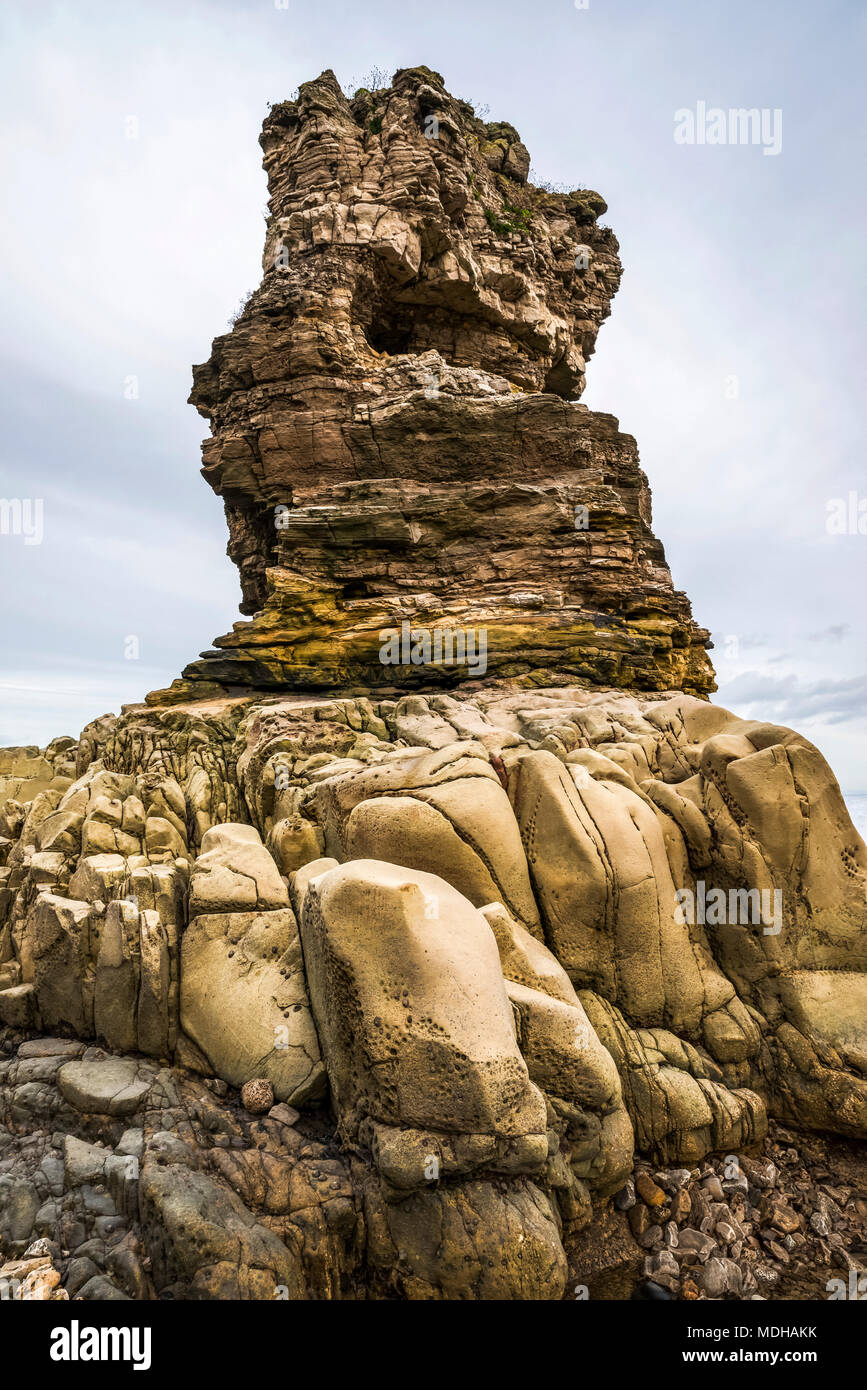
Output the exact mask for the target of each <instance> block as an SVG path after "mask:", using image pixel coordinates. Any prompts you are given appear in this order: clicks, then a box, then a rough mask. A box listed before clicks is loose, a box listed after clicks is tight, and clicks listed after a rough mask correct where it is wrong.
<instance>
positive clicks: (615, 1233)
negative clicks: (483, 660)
mask: <svg viewBox="0 0 867 1390" xmlns="http://www.w3.org/2000/svg"><path fill="white" fill-rule="evenodd" d="M263 146H264V149H265V163H266V168H267V170H268V174H269V180H270V187H271V216H270V219H269V228H268V241H267V245H266V253H265V259H264V268H265V278H264V281H263V285H262V287H261V289H260V290H258V291H257V292H256V293H255V295H254V296H253V298H252V299H251V301H250V304H249V305H248V306H247V308H246V310H245V311H244V313H243V314H242V315H241V317H240V318H239V320H238V322H237V323H236V325H235V327H234V329H233V331H232V332H231V333H230V334H228V335H226V337H224V338H222V339H218V340H217V342H216V344H215V347H214V353H213V356H212V358H211V361H210V362H209V363H208V365H207V366H206V367H202V368H199V369H197V371H196V377H195V387H194V393H193V396H194V400H195V401H196V403H197V404H198V406H199V408H200V409H202V410H203V411H204V412H205V413H206V414H207V415H208V416H209V418H210V419H211V423H212V431H213V435H212V439H211V440H210V441H209V443H208V444H207V445H206V447H205V465H206V466H205V473H206V476H207V477H208V480H209V481H210V482H211V483H212V485H213V486H215V487H216V489H217V490H218V492H220V494H221V495H222V496H223V498H224V500H225V503H226V512H227V517H228V521H229V528H230V551H231V553H232V554H233V557H234V558H235V559H236V561H237V563H238V565H239V568H240V571H241V575H242V585H243V590H244V595H245V607H246V609H247V611H249V612H250V613H251V614H252V620H251V621H250V622H249V623H242V624H238V625H237V626H236V630H235V633H234V634H233V635H232V636H231V637H229V638H226V639H223V640H222V642H221V643H219V644H218V650H216V651H215V652H213V653H212V654H209V655H207V656H206V657H203V659H202V660H201V661H200V662H198V663H194V664H193V666H191V667H190V668H188V670H187V671H186V673H185V675H184V678H183V679H182V680H180V681H177V682H175V685H174V687H172V689H171V690H170V691H162V692H156V693H155V694H154V695H152V696H150V697H149V698H148V701H147V702H146V703H144V704H141V705H137V706H131V707H128V708H127V709H126V710H124V711H123V712H122V714H121V715H120V717H115V716H111V715H107V716H103V717H101V718H100V719H97V720H95V721H93V722H92V723H91V724H90V725H88V727H87V728H86V729H85V730H84V731H83V732H82V734H81V736H80V738H79V739H78V740H74V739H72V738H61V739H56V740H54V742H53V743H51V744H50V745H49V746H48V747H47V748H46V749H44V750H40V749H36V748H26V749H9V750H3V751H2V753H0V1053H2V1060H0V1281H2V1280H3V1279H4V1278H6V1279H7V1280H8V1281H11V1282H12V1283H13V1284H14V1288H15V1290H16V1292H15V1294H14V1296H15V1297H18V1298H21V1297H24V1298H30V1297H40V1298H41V1297H46V1298H60V1297H62V1296H63V1295H64V1294H66V1296H68V1297H77V1296H78V1297H82V1298H152V1297H155V1296H162V1297H173V1298H218V1299H223V1298H243V1299H271V1298H275V1297H279V1298H291V1299H300V1298H329V1299H336V1298H341V1299H342V1298H395V1297H397V1298H406V1299H489V1298H491V1299H493V1298H505V1299H527V1300H531V1299H532V1300H536V1299H559V1298H562V1297H564V1296H566V1290H567V1278H568V1277H571V1275H573V1274H577V1275H578V1276H579V1277H581V1276H582V1275H583V1273H584V1272H585V1271H589V1270H591V1269H592V1270H594V1271H595V1270H597V1269H598V1262H599V1253H598V1252H599V1248H600V1242H601V1244H602V1246H603V1247H606V1248H607V1247H609V1246H610V1248H611V1250H612V1251H614V1250H615V1249H616V1250H618V1251H621V1252H622V1251H626V1253H625V1254H621V1255H618V1256H617V1258H618V1259H621V1260H622V1261H623V1262H624V1263H625V1264H627V1265H628V1263H629V1260H630V1258H631V1257H630V1255H629V1251H630V1250H631V1251H632V1252H633V1254H634V1257H635V1259H636V1260H637V1261H638V1264H639V1266H640V1267H641V1269H642V1270H643V1273H644V1276H645V1277H646V1278H648V1279H649V1280H650V1281H651V1282H652V1283H653V1284H655V1286H656V1287H657V1288H658V1289H661V1290H663V1291H666V1290H667V1291H669V1292H670V1293H674V1294H679V1295H680V1296H682V1297H686V1298H698V1297H710V1298H716V1297H724V1296H731V1295H736V1296H740V1297H749V1296H751V1295H752V1293H754V1292H755V1291H756V1290H760V1291H761V1292H762V1293H763V1294H765V1293H767V1294H773V1292H774V1291H775V1290H776V1289H777V1287H778V1286H779V1288H783V1287H784V1285H785V1280H786V1278H789V1277H791V1276H792V1273H793V1271H794V1272H799V1271H800V1273H799V1276H798V1277H801V1275H803V1277H804V1278H806V1277H807V1274H806V1273H805V1271H813V1272H815V1270H816V1269H821V1268H822V1264H823V1261H824V1262H825V1264H826V1265H827V1266H828V1270H829V1271H830V1270H833V1269H834V1268H839V1269H844V1272H845V1273H846V1274H847V1275H848V1273H849V1272H850V1268H851V1269H854V1270H855V1272H856V1277H860V1265H858V1264H857V1263H856V1260H855V1258H854V1257H853V1256H852V1255H850V1254H849V1253H848V1248H849V1247H848V1246H847V1241H848V1242H849V1244H850V1245H851V1230H852V1223H854V1222H855V1221H856V1220H861V1221H862V1224H863V1221H864V1219H865V1218H867V1200H865V1201H863V1202H862V1206H861V1207H858V1201H860V1200H861V1199H860V1198H856V1197H854V1196H853V1191H854V1189H852V1190H850V1189H848V1188H847V1189H845V1195H843V1196H841V1195H840V1193H841V1191H844V1189H841V1188H840V1187H839V1185H838V1186H837V1187H836V1188H834V1189H833V1192H836V1194H837V1195H836V1196H834V1195H833V1193H831V1194H830V1195H829V1194H828V1193H826V1192H824V1191H822V1192H821V1193H820V1192H819V1191H818V1189H816V1188H815V1187H813V1186H811V1184H810V1183H809V1182H806V1181H805V1179H804V1178H803V1177H802V1176H798V1174H799V1173H801V1172H802V1171H803V1170H801V1169H799V1168H798V1167H797V1166H796V1164H795V1161H794V1160H792V1159H791V1158H790V1154H791V1153H792V1152H794V1153H795V1155H796V1158H797V1151H796V1150H795V1149H794V1148H793V1147H792V1142H788V1141H785V1140H783V1139H781V1138H780V1136H781V1134H782V1133H783V1131H781V1130H780V1128H779V1126H780V1125H781V1124H782V1125H788V1126H793V1127H796V1128H797V1129H798V1130H799V1131H809V1130H812V1131H815V1132H822V1133H825V1134H832V1135H836V1136H840V1137H841V1139H859V1138H860V1139H864V1138H865V1137H867V848H865V845H864V843H863V842H862V840H861V839H860V837H859V836H858V834H857V832H856V831H855V829H854V827H853V825H852V822H851V819H850V817H849V815H848V812H847V810H846V807H845V804H844V802H843V799H842V796H841V794H840V791H839V788H838V786H837V783H836V782H835V780H834V777H833V774H832V773H831V771H830V769H829V768H828V767H827V765H826V764H825V762H824V760H823V759H822V757H821V755H820V754H819V752H818V751H817V750H816V749H815V748H814V747H812V745H811V744H809V743H808V742H807V741H806V740H805V739H803V738H801V737H800V736H799V735H797V734H796V733H793V732H792V731H790V730H788V729H783V728H779V727H777V726H774V725H771V724H767V723H760V722H754V721H745V720H742V719H738V718H737V717H735V716H734V715H733V714H730V713H729V712H728V711H726V710H724V709H722V708H720V707H718V706H716V705H713V704H712V703H710V701H709V700H708V699H707V698H706V694H707V692H708V691H709V690H710V689H711V688H712V671H711V668H710V665H709V661H708V658H707V654H706V650H705V647H706V639H707V634H706V633H705V632H703V631H702V630H701V629H700V628H698V627H696V626H695V624H694V623H693V621H692V618H691V616H690V611H689V605H688V603H687V600H686V599H685V598H684V596H683V595H681V594H678V593H676V592H675V590H674V589H673V587H672V584H671V580H670V577H669V575H668V571H667V570H666V568H665V564H664V560H663V557H662V551H661V547H660V546H659V544H658V542H657V541H656V540H655V539H654V537H653V535H652V533H651V531H650V513H649V492H648V489H647V484H646V480H645V479H644V476H643V474H642V473H641V472H640V470H639V468H638V464H637V459H636V456H635V450H634V445H633V442H632V440H631V439H629V438H628V437H627V436H623V435H620V434H619V433H618V432H617V428H616V424H615V422H614V421H612V420H611V419H610V418H609V417H604V416H603V417H599V416H594V415H592V414H590V412H588V411H587V410H586V409H585V408H584V407H583V406H581V405H580V404H578V403H576V402H575V401H574V400H573V399H572V397H573V396H574V395H575V394H577V393H578V391H580V389H581V385H582V383H583V371H584V365H585V361H586V358H587V357H588V356H589V354H590V352H591V351H592V348H593V344H594V340H595V336H596V332H597V330H598V328H599V325H600V323H601V322H602V320H603V319H604V317H605V316H606V314H607V313H608V308H609V302H610V298H611V295H612V294H613V293H614V290H615V289H616V287H617V282H618V278H619V273H620V270H619V263H618V261H617V246H616V242H615V241H614V238H613V236H612V234H611V233H610V232H608V231H606V230H604V229H602V228H600V227H599V226H598V223H597V217H598V216H599V215H601V213H602V212H603V211H604V205H603V204H602V202H601V199H599V197H598V195H596V194H592V193H589V192H587V191H582V192H578V193H575V194H571V195H568V196H566V195H559V194H548V193H545V192H544V191H543V190H539V189H533V188H531V187H530V186H529V185H527V183H526V175H527V165H528V157H527V154H526V151H525V150H524V148H523V146H522V145H521V143H520V140H519V139H518V137H517V134H516V132H515V131H514V130H513V129H512V127H510V126H506V125H488V126H485V125H484V124H483V123H482V122H481V121H479V120H477V119H476V117H475V116H474V114H473V112H472V110H471V109H470V108H469V107H467V106H466V104H465V103H461V102H458V101H455V100H454V99H453V98H451V97H450V96H448V94H447V93H446V92H445V90H444V88H443V86H442V82H441V80H440V79H439V78H438V77H437V76H436V74H433V73H430V72H428V70H426V69H412V70H410V71H408V72H403V73H399V74H397V76H396V77H395V80H394V83H393V85H392V87H390V88H389V89H388V90H383V91H380V92H375V93H371V92H359V93H356V95H355V97H354V98H353V99H352V100H351V101H348V100H347V99H346V98H345V97H344V96H343V94H342V93H341V92H340V90H339V88H338V87H337V84H336V82H335V81H334V79H333V77H332V76H331V74H327V73H326V74H324V75H323V76H322V77H321V78H320V79H319V80H318V81H316V82H313V83H309V84H306V85H305V86H304V87H302V89H301V93H300V95H299V98H298V100H297V102H291V103H284V104H283V105H282V106H280V107H276V108H274V109H273V110H272V112H271V115H270V116H269V118H268V120H267V121H266V123H265V130H264V133H263ZM585 253H586V256H585ZM585 259H586V260H587V264H586V266H585V265H584V260H585ZM576 261H577V263H578V264H577V265H576ZM581 507H586V508H587V509H588V516H589V527H588V529H587V530H582V529H580V528H576V526H575V512H576V508H579V509H580V508H581ZM275 508H276V509H277V515H278V516H279V517H280V518H281V520H282V522H284V523H285V524H284V525H281V526H278V527H275V525H274V520H275ZM403 624H406V627H407V628H408V629H409V631H410V633H414V634H416V636H415V637H413V638H412V642H413V643H414V644H415V643H417V642H418V638H417V633H418V630H419V628H422V629H425V630H428V631H429V633H430V632H433V633H436V632H443V631H446V630H447V631H449V632H452V633H455V632H456V631H458V630H459V629H460V630H462V631H464V632H466V630H469V629H473V630H475V631H478V630H480V629H484V630H485V632H486V634H487V639H488V646H487V655H488V658H489V660H488V664H487V669H486V671H484V672H482V671H476V672H473V671H472V670H471V669H470V666H469V665H468V664H467V663H466V662H465V663H464V665H463V666H460V665H455V664H452V665H447V664H445V663H444V662H438V661H437V660H436V658H435V656H434V654H433V653H432V652H430V651H428V652H425V650H424V647H423V644H422V646H421V648H420V649H419V650H420V658H419V660H414V659H412V658H410V659H409V660H408V661H403V660H400V661H398V662H397V663H395V664H391V665H389V664H387V663H383V662H382V661H380V659H379V655H380V630H381V629H383V628H385V629H388V628H396V629H400V628H401V626H402V625H403ZM401 640H402V638H401ZM399 646H400V641H399ZM401 655H402V653H401ZM44 1034H47V1035H48V1036H43V1035H44ZM58 1135H60V1136H64V1135H65V1136H66V1137H65V1138H61V1139H58ZM811 1142H812V1141H810V1140H807V1141H803V1140H799V1143H801V1145H802V1148H804V1151H805V1152H807V1150H808V1148H809V1144H810V1143H811ZM817 1142H818V1141H817ZM721 1155H722V1156H726V1164H727V1165H728V1167H726V1168H725V1169H720V1171H721V1172H722V1173H723V1176H724V1182H722V1181H721V1180H720V1177H719V1173H718V1168H719V1162H720V1159H719V1157H718V1156H721ZM715 1156H716V1157H715ZM732 1157H735V1158H736V1160H737V1164H738V1165H739V1167H738V1172H737V1174H736V1175H735V1176H733V1175H732V1173H731V1172H730V1171H729V1168H730V1161H731V1159H732ZM818 1161H819V1160H817V1162H818ZM660 1165H662V1166H661V1167H660ZM784 1170H785V1174H788V1175H789V1176H785V1175H784ZM790 1170H791V1172H790ZM636 1194H637V1196H636ZM612 1198H614V1205H613V1207H612V1205H611V1199H612ZM862 1208H863V1209H862ZM618 1218H619V1221H620V1225H619V1227H618V1226H617V1220H618ZM663 1230H664V1231H665V1235H664V1236H663ZM832 1238H833V1239H832ZM781 1242H782V1244H781ZM787 1242H788V1243H787ZM64 1252H66V1253H65V1254H64ZM594 1252H595V1253H594ZM613 1259H614V1256H613V1255H612V1261H613ZM846 1262H849V1263H846ZM790 1265H791V1269H789V1268H788V1267H789V1266H790ZM844 1267H845V1268H844ZM787 1269H788V1273H787ZM587 1277H588V1279H589V1278H590V1273H588V1274H587ZM781 1281H782V1282H781ZM784 1296H785V1295H784Z"/></svg>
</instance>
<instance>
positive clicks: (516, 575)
mask: <svg viewBox="0 0 867 1390" xmlns="http://www.w3.org/2000/svg"><path fill="white" fill-rule="evenodd" d="M262 147H263V150H264V154H265V159H264V162H265V169H266V171H267V174H268V182H269V190H270V202H269V217H268V229H267V233H266V240H265V250H264V254H263V259H262V267H263V281H262V284H261V286H260V287H259V288H258V289H257V290H256V291H255V293H253V294H252V296H251V297H250V299H249V301H248V303H247V305H246V307H245V308H244V311H243V313H242V314H241V315H240V317H239V318H238V319H237V321H236V323H235V325H234V327H233V329H232V331H231V333H229V334H226V335H224V336H222V337H220V338H217V339H216V340H215V342H214V346H213V352H212V355H211V358H210V360H209V361H208V362H207V363H205V364H204V365H203V366H200V367H197V368H196V370H195V375H194V387H193V393H192V396H191V400H192V402H193V403H194V404H195V405H196V407H197V408H198V410H199V411H200V412H201V413H202V414H203V415H204V416H205V417H206V418H207V419H208V420H209V422H210V425H211V431H212V437H211V438H210V439H209V440H208V441H207V442H206V443H205V445H204V449H203V458H204V470H203V471H204V474H205V477H206V478H207V480H208V482H209V483H210V484H211V486H212V487H213V488H214V489H215V491H216V492H217V493H218V494H219V495H220V496H221V497H222V498H223V500H224V503H225V508H226V517H227V520H228V524H229V535H230V539H229V553H230V555H231V556H232V558H233V559H234V560H235V562H236V564H237V565H238V568H239V571H240V576H241V586H242V591H243V603H242V605H241V611H242V612H244V613H247V614H252V615H253V618H252V621H251V622H249V623H237V624H236V625H235V629H234V631H233V632H232V633H230V634H228V635H227V636H225V637H221V638H219V639H217V641H216V643H215V650H212V651H209V652H207V653H205V654H204V655H203V657H202V659H201V660H199V661H194V662H193V663H192V664H191V665H190V666H189V667H187V669H186V670H185V672H184V678H185V679H184V680H183V681H180V682H176V684H175V686H174V687H173V688H172V691H171V692H169V693H165V692H163V693H160V692H157V693H156V694H154V695H153V696H151V697H150V698H151V700H152V701H154V702H156V701H159V700H162V701H163V702H169V703H172V702H174V701H176V700H177V699H179V698H182V697H183V696H185V695H189V694H193V693H194V692H196V691H198V693H199V694H202V693H208V692H209V691H211V692H213V691H214V690H216V689H217V687H223V688H225V687H231V686H237V685H245V686H254V687H258V688H264V689H268V688H277V689H283V690H285V689H287V688H289V689H312V688H319V689H341V688H342V689H344V690H345V689H346V688H366V689H381V688H400V689H406V688H408V687H413V686H416V687H419V688H430V687H431V685H436V684H442V685H445V686H449V685H453V684H455V683H456V682H460V681H463V680H466V679H472V678H479V677H488V678H489V677H491V676H494V675H498V676H499V675H503V676H510V677H514V676H528V677H532V678H533V679H534V680H535V681H536V683H539V684H553V683H556V682H557V681H560V680H563V679H568V678H569V677H570V676H572V677H574V676H581V677H585V678H589V679H591V680H597V681H602V682H604V683H606V684H612V685H619V686H624V687H637V688H639V689H662V688H675V687H678V688H680V687H682V688H685V689H689V690H694V691H705V690H709V689H713V688H714V687H713V671H712V668H711V666H710V662H709V660H708V657H707V654H706V651H705V647H706V646H707V645H708V634H707V632H706V631H704V630H703V629H701V628H699V627H698V626H697V625H696V624H695V622H694V621H693V619H692V616H691V612H690V607H689V603H688V601H687V599H686V597H685V596H684V595H683V594H681V593H678V592H676V591H675V590H674V587H673V585H672V581H671V575H670V573H669V571H668V567H667V565H666V562H665V555H664V552H663V549H662V546H661V545H660V543H659V542H658V540H656V538H655V537H654V535H653V533H652V530H651V507H650V490H649V487H648V484H647V479H646V478H645V476H644V474H643V473H642V471H641V469H640V467H639V464H638V454H637V449H636V445H635V441H634V440H633V439H632V438H631V437H630V436H629V435H625V434H621V433H620V432H619V430H618V426H617V421H616V420H614V419H613V418H612V417H611V416H608V415H598V414H592V413H591V412H590V411H588V410H587V409H586V407H584V406H583V405H581V404H579V403H578V400H577V398H578V396H579V395H580V393H581V390H582V389H583V385H584V367H585V362H586V359H587V358H588V357H589V355H590V354H591V353H592V351H593V348H594V344H595V340H596V335H597V332H598V330H599V327H600V325H601V323H602V322H603V321H604V319H605V318H606V317H607V315H608V313H609V308H610V303H611V299H612V296H613V295H614V293H615V292H616V290H617V287H618V285H619V282H620V274H621V267H620V261H619V259H618V255H617V251H618V247H617V241H616V238H615V237H614V234H613V233H612V232H611V230H610V229H609V228H606V227H602V226H600V224H599V222H598V218H599V217H600V216H601V215H602V214H603V213H604V212H605V210H606V208H605V203H604V202H603V200H602V199H601V198H600V197H599V195H598V194H597V193H594V192H592V191H589V190H586V189H583V190H578V191H576V192H574V193H569V194H559V193H549V192H546V191H545V189H543V188H536V187H534V186H532V185H531V184H529V183H528V182H527V172H528V168H529V155H528V154H527V152H526V150H525V149H524V147H523V145H521V143H520V140H519V139H518V136H517V133H516V132H515V131H514V130H513V129H512V127H510V126H508V125H503V124H489V125H485V124H484V123H483V122H482V121H481V120H479V119H477V118H476V117H475V115H474V114H473V111H472V108H471V107H469V106H468V105H467V104H466V103H465V102H460V101H457V100H455V99H454V98H453V97H451V96H450V95H449V94H448V92H447V91H446V90H445V87H444V85H443V81H442V78H441V77H440V76H439V75H438V74H437V73H433V72H430V71H429V70H428V69H427V68H413V69H408V70H405V71H403V72H399V73H397V74H396V75H395V78H394V81H393V83H392V85H391V87H389V88H387V89H383V90H381V91H378V92H367V91H362V92H359V93H356V95H355V97H354V98H353V99H352V100H351V101H350V100H348V99H347V98H346V97H345V96H344V94H343V93H342V92H341V90H340V88H339V86H338V84H337V82H336V80H335V78H334V75H333V73H330V72H326V73H323V74H322V76H321V77H319V78H318V79H317V80H316V81H315V82H308V83H305V84H303V85H302V87H301V89H300V92H299V96H298V99H297V101H294V102H283V103H281V104H280V105H279V106H276V107H274V108H273V109H272V111H271V113H270V115H269V117H268V119H267V120H266V122H265V125H264V129H263V132H262ZM404 623H406V624H407V625H408V626H407V628H406V632H407V636H406V638H404V639H402V640H403V642H404V645H405V646H406V648H407V650H408V649H409V646H410V644H411V642H412V634H413V633H418V634H423V633H426V634H429V638H430V642H431V644H432V647H431V653H430V654H427V655H425V648H424V642H425V641H426V640H427V639H426V638H425V637H424V636H420V637H419V642H420V643H421V646H420V647H419V650H418V653H417V656H423V657H424V661H423V663H421V662H420V661H419V660H418V659H416V658H412V659H411V658H410V656H409V655H407V652H406V651H404V652H403V653H402V656H401V660H402V665H401V668H400V670H399V671H396V670H395V668H394V665H393V664H392V663H391V662H387V661H384V660H383V652H384V649H385V648H386V645H387V641H388V638H387V637H386V636H385V634H387V633H389V632H393V631H396V632H398V633H402V632H403V627H402V625H403V624H404ZM468 631H469V632H470V633H471V634H474V635H473V637H472V639H471V640H472V641H473V642H475V643H476V644H477V645H476V648H475V649H474V651H473V654H472V660H471V661H468V660H466V659H464V660H462V661H457V660H455V661H453V662H452V663H449V662H448V661H447V660H446V657H447V654H448V652H449V650H453V651H454V652H455V653H458V643H459V642H460V641H464V642H466V640H467V639H466V636H465V634H466V633H467V632H468ZM482 632H483V633H484V639H483V640H484V647H485V650H484V660H483V661H482V660H481V659H480V656H479V651H478V645H479V644H480V643H481V641H482V639H481V637H480V636H479V634H481V633H482ZM381 634H382V635H381ZM458 634H460V636H459V635H458ZM438 641H439V642H440V643H442V644H445V645H443V646H442V649H441V656H440V659H436V656H437V646H436V643H437V642H438ZM448 642H452V643H453V644H454V646H453V648H449V646H448V645H447V643H448ZM385 654H386V655H388V652H387V651H386V653H385ZM464 654H465V655H466V651H465V649H464Z"/></svg>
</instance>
